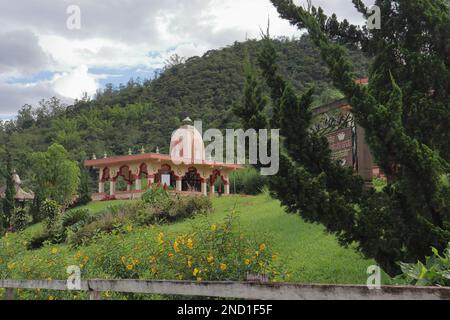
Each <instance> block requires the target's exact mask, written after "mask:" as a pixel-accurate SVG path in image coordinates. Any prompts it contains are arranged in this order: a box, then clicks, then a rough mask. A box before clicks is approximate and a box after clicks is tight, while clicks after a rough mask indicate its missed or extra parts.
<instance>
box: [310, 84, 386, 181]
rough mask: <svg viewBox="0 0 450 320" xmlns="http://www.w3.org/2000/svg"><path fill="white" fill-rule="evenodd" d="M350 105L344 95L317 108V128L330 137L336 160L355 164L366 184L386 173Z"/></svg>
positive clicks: (315, 118)
mask: <svg viewBox="0 0 450 320" xmlns="http://www.w3.org/2000/svg"><path fill="white" fill-rule="evenodd" d="M359 81H361V83H362V84H364V83H365V82H362V81H364V80H359ZM351 109H352V107H351V106H350V104H349V103H348V101H347V100H345V99H343V100H338V101H335V102H332V103H330V104H326V105H323V106H320V107H318V108H316V109H314V110H313V115H314V122H315V126H314V130H317V131H320V132H321V133H323V134H324V135H325V136H326V137H327V139H328V141H329V144H330V149H331V151H332V154H333V158H334V159H335V160H339V161H341V163H342V165H344V166H350V167H353V168H354V169H355V171H356V172H358V174H359V175H360V176H361V177H362V178H363V179H364V181H365V182H366V184H368V185H371V183H372V181H373V179H374V178H378V177H383V174H382V172H381V170H380V168H379V167H378V166H377V165H376V164H375V163H374V159H373V156H372V154H371V152H370V149H369V146H368V145H367V143H366V141H365V132H364V129H363V128H362V127H361V126H359V125H358V124H357V123H356V122H355V121H354V118H353V115H352V113H351Z"/></svg>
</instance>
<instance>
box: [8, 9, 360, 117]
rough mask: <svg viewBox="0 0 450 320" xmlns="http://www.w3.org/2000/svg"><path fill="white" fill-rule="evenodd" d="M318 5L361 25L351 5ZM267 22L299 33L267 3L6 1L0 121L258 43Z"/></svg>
mask: <svg viewBox="0 0 450 320" xmlns="http://www.w3.org/2000/svg"><path fill="white" fill-rule="evenodd" d="M296 2H297V3H306V0H297V1H296ZM313 3H314V4H316V5H321V6H322V7H323V8H324V9H325V10H326V12H327V13H331V12H336V13H337V14H338V15H339V17H345V18H347V19H349V20H351V21H352V22H354V23H362V20H361V18H360V16H359V14H358V13H357V12H356V11H355V10H354V9H353V7H352V4H351V0H313ZM74 5H75V6H77V7H78V8H79V9H80V13H81V14H80V20H79V21H80V28H79V29H78V28H76V27H77V21H78V20H77V19H76V18H75V19H74V15H73V14H74V13H76V8H75V11H74V8H73V6H74ZM268 17H270V20H271V33H272V34H273V35H274V36H281V35H283V36H289V37H291V36H298V35H299V31H298V30H296V29H295V28H293V27H291V26H290V25H289V24H288V23H287V22H286V21H283V20H281V19H279V18H278V15H277V13H276V11H275V9H274V8H273V7H272V5H271V4H270V2H269V0H163V1H162V0H95V1H92V0H39V1H36V0H15V1H6V0H5V1H4V0H2V1H1V2H0V120H1V119H8V118H11V117H13V116H14V114H16V112H17V110H18V109H19V108H20V107H21V106H22V105H24V104H31V105H36V104H37V102H38V101H39V100H41V99H43V98H50V97H52V96H56V97H59V98H61V99H62V100H63V101H65V102H67V103H70V102H72V101H73V99H75V98H79V97H81V95H82V94H83V93H84V92H87V93H88V94H89V95H91V96H92V95H93V94H94V93H95V92H96V90H97V89H99V88H102V87H103V86H104V85H105V84H106V83H113V84H115V85H117V84H120V83H126V82H127V81H128V80H129V79H130V78H132V77H133V78H137V77H140V78H150V77H152V76H153V73H154V70H156V69H158V68H161V67H162V66H163V65H164V61H165V60H166V59H167V58H168V57H169V56H171V55H172V54H175V53H177V54H179V55H180V56H183V57H191V56H195V55H202V54H203V53H205V52H206V51H207V50H210V49H217V48H221V47H224V46H227V45H229V44H232V43H233V42H234V41H243V40H245V38H246V37H248V38H257V37H259V28H260V27H262V28H264V27H265V26H266V24H267V19H268ZM68 22H69V26H70V27H71V28H69V27H68ZM73 27H75V28H73Z"/></svg>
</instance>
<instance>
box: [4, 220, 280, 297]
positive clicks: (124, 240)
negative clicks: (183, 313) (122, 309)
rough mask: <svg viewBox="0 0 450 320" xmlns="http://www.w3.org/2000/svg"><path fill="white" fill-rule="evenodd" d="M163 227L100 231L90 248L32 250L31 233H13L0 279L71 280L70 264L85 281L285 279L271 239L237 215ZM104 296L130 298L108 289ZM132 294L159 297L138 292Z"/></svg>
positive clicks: (39, 293) (27, 293)
mask: <svg viewBox="0 0 450 320" xmlns="http://www.w3.org/2000/svg"><path fill="white" fill-rule="evenodd" d="M167 230H168V228H167V227H164V226H145V227H142V226H136V225H133V224H131V223H129V222H124V223H123V224H122V225H120V226H117V227H116V229H115V230H113V231H112V233H110V234H107V233H103V234H99V235H98V237H97V238H96V241H95V242H93V243H91V244H90V245H89V246H82V247H79V248H71V247H69V246H65V245H52V244H50V243H46V244H45V246H44V247H43V248H42V249H40V250H36V251H27V241H29V240H30V239H31V236H30V235H26V234H24V233H22V234H8V235H7V236H6V237H4V238H2V239H0V278H3V279H20V280H24V279H47V280H52V279H58V280H64V279H67V274H66V269H67V267H68V266H72V265H75V266H79V267H80V269H81V272H82V278H83V279H145V280H194V281H227V280H231V281H243V280H246V278H247V274H249V273H250V274H265V275H267V276H269V277H270V279H271V280H274V281H281V280H285V279H286V278H285V277H286V273H285V272H284V270H283V267H282V263H281V262H280V261H279V258H278V256H277V254H276V253H274V252H273V250H272V249H271V246H270V245H269V244H268V243H267V241H257V240H256V239H253V238H252V237H249V236H248V235H245V234H243V233H242V232H241V230H240V226H239V219H238V217H237V215H236V214H234V213H233V214H231V215H230V216H228V217H227V218H226V219H225V220H224V221H223V223H220V224H212V223H209V222H208V218H207V217H206V216H203V217H200V218H198V219H196V220H194V221H193V222H192V227H191V228H190V229H189V230H187V231H183V232H176V233H174V232H168V231H167ZM16 293H17V295H18V298H19V299H50V300H53V299H86V298H87V296H86V295H87V294H86V293H79V292H50V291H45V290H22V291H18V292H16ZM103 298H104V299H108V298H114V299H123V298H130V297H129V296H127V295H124V294H110V293H104V294H103ZM132 298H154V297H153V296H152V297H148V296H133V297H132Z"/></svg>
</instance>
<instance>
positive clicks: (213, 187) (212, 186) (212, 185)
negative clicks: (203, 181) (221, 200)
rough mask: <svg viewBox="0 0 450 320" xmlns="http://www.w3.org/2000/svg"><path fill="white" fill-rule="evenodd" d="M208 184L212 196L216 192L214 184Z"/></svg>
mask: <svg viewBox="0 0 450 320" xmlns="http://www.w3.org/2000/svg"><path fill="white" fill-rule="evenodd" d="M209 186H210V188H211V191H210V193H211V196H214V195H215V194H216V186H215V184H210V185H209Z"/></svg>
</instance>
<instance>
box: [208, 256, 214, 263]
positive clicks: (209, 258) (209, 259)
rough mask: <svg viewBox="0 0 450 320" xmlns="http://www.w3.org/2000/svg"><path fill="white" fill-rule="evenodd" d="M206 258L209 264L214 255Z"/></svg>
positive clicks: (212, 260)
mask: <svg viewBox="0 0 450 320" xmlns="http://www.w3.org/2000/svg"><path fill="white" fill-rule="evenodd" d="M207 260H208V263H209V264H211V263H213V262H214V257H213V256H209V257H208V258H207Z"/></svg>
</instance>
